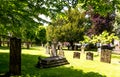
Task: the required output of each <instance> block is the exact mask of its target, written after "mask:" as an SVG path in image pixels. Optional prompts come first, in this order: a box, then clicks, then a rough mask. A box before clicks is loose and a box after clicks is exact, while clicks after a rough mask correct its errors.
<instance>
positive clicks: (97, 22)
mask: <svg viewBox="0 0 120 77" xmlns="http://www.w3.org/2000/svg"><path fill="white" fill-rule="evenodd" d="M81 2H82V3H83V8H84V9H86V14H88V15H89V16H90V19H91V21H92V26H91V29H90V30H89V31H88V34H89V35H91V34H100V33H102V32H103V31H104V30H107V31H108V32H112V30H113V23H114V20H115V9H118V8H119V7H120V6H119V4H120V1H119V0H99V1H98V0H91V1H90V0H81Z"/></svg>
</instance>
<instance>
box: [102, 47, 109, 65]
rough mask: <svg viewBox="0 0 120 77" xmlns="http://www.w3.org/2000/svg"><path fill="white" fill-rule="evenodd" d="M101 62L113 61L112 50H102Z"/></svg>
mask: <svg viewBox="0 0 120 77" xmlns="http://www.w3.org/2000/svg"><path fill="white" fill-rule="evenodd" d="M101 62H106V63H111V50H109V49H102V51H101Z"/></svg>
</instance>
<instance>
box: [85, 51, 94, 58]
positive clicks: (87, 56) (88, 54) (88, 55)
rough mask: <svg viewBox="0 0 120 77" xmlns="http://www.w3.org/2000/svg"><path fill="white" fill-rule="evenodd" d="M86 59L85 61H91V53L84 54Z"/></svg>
mask: <svg viewBox="0 0 120 77" xmlns="http://www.w3.org/2000/svg"><path fill="white" fill-rule="evenodd" d="M86 59H87V60H93V53H92V52H87V53H86Z"/></svg>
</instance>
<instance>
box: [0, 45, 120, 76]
mask: <svg viewBox="0 0 120 77" xmlns="http://www.w3.org/2000/svg"><path fill="white" fill-rule="evenodd" d="M64 52H65V56H66V58H67V60H68V61H69V63H70V64H68V65H63V66H59V67H52V68H46V69H43V68H42V69H38V68H36V67H35V64H36V63H37V61H38V59H37V58H38V56H42V57H43V58H44V57H48V56H49V55H47V54H45V48H43V47H33V48H31V49H22V66H21V67H22V76H21V77H120V63H119V61H120V55H115V54H112V62H111V63H110V64H109V63H103V62H100V57H99V56H96V54H97V53H96V52H94V60H93V61H90V60H86V56H85V54H84V53H81V56H80V59H73V52H74V51H68V50H64ZM8 71H9V49H7V48H0V76H1V75H2V74H4V73H6V72H8Z"/></svg>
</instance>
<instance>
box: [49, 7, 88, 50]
mask: <svg viewBox="0 0 120 77" xmlns="http://www.w3.org/2000/svg"><path fill="white" fill-rule="evenodd" d="M85 21H86V19H85V14H84V12H80V10H78V9H77V8H76V9H73V8H71V10H68V11H66V14H65V15H59V16H58V18H57V19H56V20H54V23H53V25H52V26H49V27H48V30H47V33H48V36H49V38H50V40H52V39H53V38H55V39H56V40H57V41H67V42H70V43H71V46H72V49H73V48H74V45H73V43H74V42H79V41H80V40H83V35H84V31H85V25H84V22H85Z"/></svg>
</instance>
